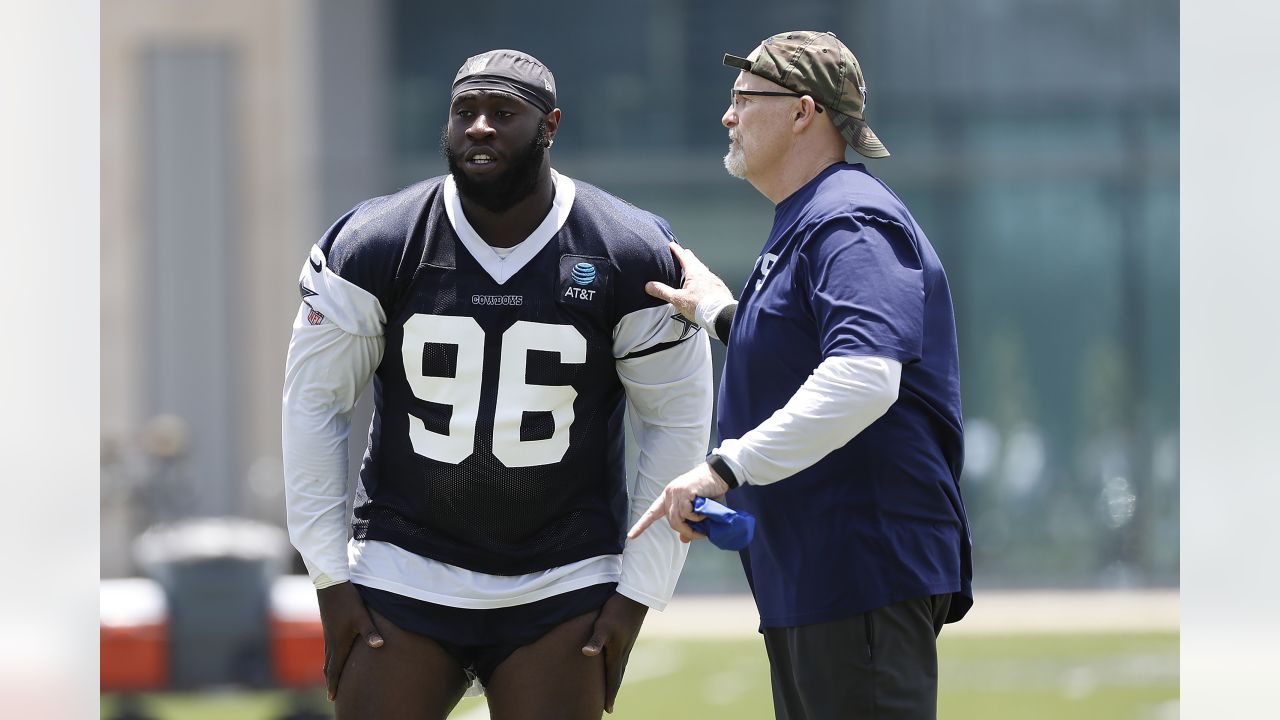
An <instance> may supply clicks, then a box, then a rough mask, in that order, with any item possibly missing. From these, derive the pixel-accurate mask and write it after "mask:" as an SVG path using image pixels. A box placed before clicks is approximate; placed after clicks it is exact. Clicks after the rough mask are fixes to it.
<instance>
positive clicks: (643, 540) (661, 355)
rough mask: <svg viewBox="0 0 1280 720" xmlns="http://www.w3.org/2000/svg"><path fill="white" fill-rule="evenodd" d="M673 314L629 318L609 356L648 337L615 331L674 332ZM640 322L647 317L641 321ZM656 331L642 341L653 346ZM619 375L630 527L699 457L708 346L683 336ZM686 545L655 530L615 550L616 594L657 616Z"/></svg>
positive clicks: (708, 383)
mask: <svg viewBox="0 0 1280 720" xmlns="http://www.w3.org/2000/svg"><path fill="white" fill-rule="evenodd" d="M673 314H675V310H674V309H673V308H672V307H671V306H669V305H664V306H661V307H657V308H649V309H647V310H644V311H639V312H637V313H633V314H632V315H631V316H628V318H625V319H624V323H620V331H619V332H618V333H616V336H617V337H616V340H617V341H618V342H617V343H616V344H615V353H617V354H624V353H627V352H629V351H631V350H633V349H634V345H633V344H632V343H630V342H628V341H626V340H625V338H626V337H627V336H628V335H630V336H632V337H637V336H640V335H646V334H648V333H636V332H623V330H627V328H625V327H621V326H623V325H626V324H634V323H636V322H640V321H643V322H644V324H645V325H646V327H649V326H651V327H656V328H662V329H663V330H664V332H673V331H679V330H681V329H682V327H681V326H673V327H670V328H668V327H665V326H666V325H670V324H671V323H670V317H671V316H672V315H673ZM645 316H649V317H648V319H646V317H645ZM664 339H667V340H669V339H670V338H669V337H665V336H664V335H663V334H661V333H659V334H657V335H654V336H653V337H651V338H649V340H648V343H649V344H650V345H651V346H652V345H656V344H658V343H659V341H662V340H664ZM617 370H618V377H619V379H620V380H621V381H622V387H623V389H624V390H625V391H626V394H627V415H628V417H629V419H630V424H631V430H632V434H633V435H634V437H635V440H636V444H637V445H638V447H639V451H640V457H639V461H638V462H637V465H636V477H635V484H634V487H633V488H632V489H631V492H630V494H629V501H630V518H629V525H631V524H635V522H636V521H637V520H639V519H640V516H641V515H643V514H644V511H645V510H647V509H649V505H650V504H651V503H652V502H653V501H654V499H655V498H656V497H658V495H659V494H660V493H661V492H662V489H663V488H664V487H665V486H666V484H667V482H669V481H670V480H671V478H674V477H676V476H677V475H679V474H680V473H682V472H684V471H686V470H688V469H689V468H691V467H694V466H695V465H697V464H698V463H699V462H701V461H702V459H703V458H704V457H705V456H706V452H707V439H708V438H709V436H710V433H711V406H712V378H711V346H710V343H709V342H708V341H707V336H706V334H704V333H698V334H697V335H694V336H693V337H686V338H684V339H683V340H680V341H679V342H677V343H676V344H675V345H670V346H668V347H666V348H665V349H662V350H660V351H658V352H653V353H650V354H643V355H639V356H636V357H624V358H622V359H619V360H618V362H617ZM688 552H689V546H688V545H687V544H685V543H682V542H680V536H679V535H677V534H676V533H675V531H673V530H672V529H671V528H669V527H667V526H666V525H665V523H664V524H662V527H658V526H656V525H655V526H654V527H653V528H650V531H649V532H646V533H644V534H643V535H641V536H640V537H638V538H636V539H634V540H628V541H627V543H626V546H625V547H624V549H623V552H622V579H621V580H620V581H619V583H618V592H619V593H621V594H622V595H626V596H627V597H629V598H631V599H632V600H635V601H636V602H639V603H642V604H644V605H648V606H649V607H651V608H654V609H656V610H662V609H663V608H665V607H666V605H667V603H668V602H669V601H670V600H671V595H672V593H674V592H675V587H676V581H677V580H678V579H679V578H680V571H681V570H682V569H684V561H685V557H686V556H687V555H688Z"/></svg>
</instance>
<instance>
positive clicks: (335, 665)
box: [316, 582, 382, 700]
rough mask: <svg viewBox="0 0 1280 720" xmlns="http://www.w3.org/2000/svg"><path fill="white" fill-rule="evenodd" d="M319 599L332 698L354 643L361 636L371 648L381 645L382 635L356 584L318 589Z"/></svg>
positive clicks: (326, 680)
mask: <svg viewBox="0 0 1280 720" xmlns="http://www.w3.org/2000/svg"><path fill="white" fill-rule="evenodd" d="M316 597H317V598H318V599H319V601H320V624H321V625H322V626H323V627H324V680H325V684H326V685H327V686H328V690H329V700H333V699H335V698H337V697H338V678H339V677H340V676H341V675H342V668H343V667H345V666H346V664H347V656H348V655H350V654H351V646H352V645H353V644H355V641H356V640H357V639H362V640H364V642H365V643H366V644H367V645H368V646H369V647H371V648H380V647H382V635H381V634H380V633H379V632H378V628H377V627H375V626H374V624H373V618H372V617H370V616H369V610H368V609H367V608H365V606H364V600H362V599H361V598H360V592H359V591H357V590H356V586H355V585H352V584H351V583H349V582H343V583H338V584H337V585H330V586H329V587H327V588H324V589H323V590H317V591H316Z"/></svg>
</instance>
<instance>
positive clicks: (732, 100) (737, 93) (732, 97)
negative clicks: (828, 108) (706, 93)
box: [729, 89, 822, 112]
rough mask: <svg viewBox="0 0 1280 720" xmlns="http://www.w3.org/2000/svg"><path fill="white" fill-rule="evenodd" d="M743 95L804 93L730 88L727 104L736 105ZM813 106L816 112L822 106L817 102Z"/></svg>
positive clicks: (776, 95)
mask: <svg viewBox="0 0 1280 720" xmlns="http://www.w3.org/2000/svg"><path fill="white" fill-rule="evenodd" d="M743 95H757V96H762V97H794V98H799V97H804V93H794V92H774V91H772V90H738V89H733V90H730V91H729V104H730V105H734V106H736V105H737V104H738V98H739V97H741V96H743ZM813 107H814V109H816V110H817V111H818V112H822V106H821V105H819V104H817V103H814V104H813Z"/></svg>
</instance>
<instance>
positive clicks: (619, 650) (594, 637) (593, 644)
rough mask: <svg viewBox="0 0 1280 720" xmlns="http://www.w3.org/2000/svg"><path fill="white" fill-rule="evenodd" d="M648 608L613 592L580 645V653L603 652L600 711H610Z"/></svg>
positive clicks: (590, 654)
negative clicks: (589, 636)
mask: <svg viewBox="0 0 1280 720" xmlns="http://www.w3.org/2000/svg"><path fill="white" fill-rule="evenodd" d="M647 612H649V608H648V607H647V606H645V605H641V604H640V603H638V602H636V601H635V600H632V599H631V598H629V597H627V596H626V595H619V594H618V593H614V594H613V596H612V597H610V598H609V599H608V600H606V601H605V603H604V607H602V608H600V614H599V615H598V616H596V623H595V625H594V626H593V627H592V629H591V639H590V640H588V641H587V644H586V645H583V646H582V654H583V655H588V656H590V657H595V656H596V655H599V654H600V653H601V652H603V653H604V711H605V712H607V713H612V712H613V701H614V700H616V699H617V697H618V688H620V687H622V673H623V671H624V670H626V669H627V658H629V657H631V647H632V646H633V645H635V644H636V637H637V636H639V635H640V626H641V625H642V624H644V616H645V613H647Z"/></svg>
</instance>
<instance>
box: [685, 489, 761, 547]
mask: <svg viewBox="0 0 1280 720" xmlns="http://www.w3.org/2000/svg"><path fill="white" fill-rule="evenodd" d="M693 511H694V512H696V513H699V514H701V515H705V516H706V519H705V520H699V521H697V522H691V523H689V527H691V528H693V529H694V530H696V531H697V532H700V533H702V534H703V535H706V536H707V539H708V540H710V541H711V543H712V544H713V545H715V546H716V547H718V548H720V549H721V550H741V549H742V548H744V547H746V546H747V543H749V542H751V538H752V537H754V536H755V533H756V519H755V518H754V517H752V516H751V513H747V512H741V511H737V510H731V509H729V508H727V507H725V506H724V505H721V504H720V503H718V502H716V501H715V500H712V499H710V498H704V497H700V498H695V499H694V501H693Z"/></svg>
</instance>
